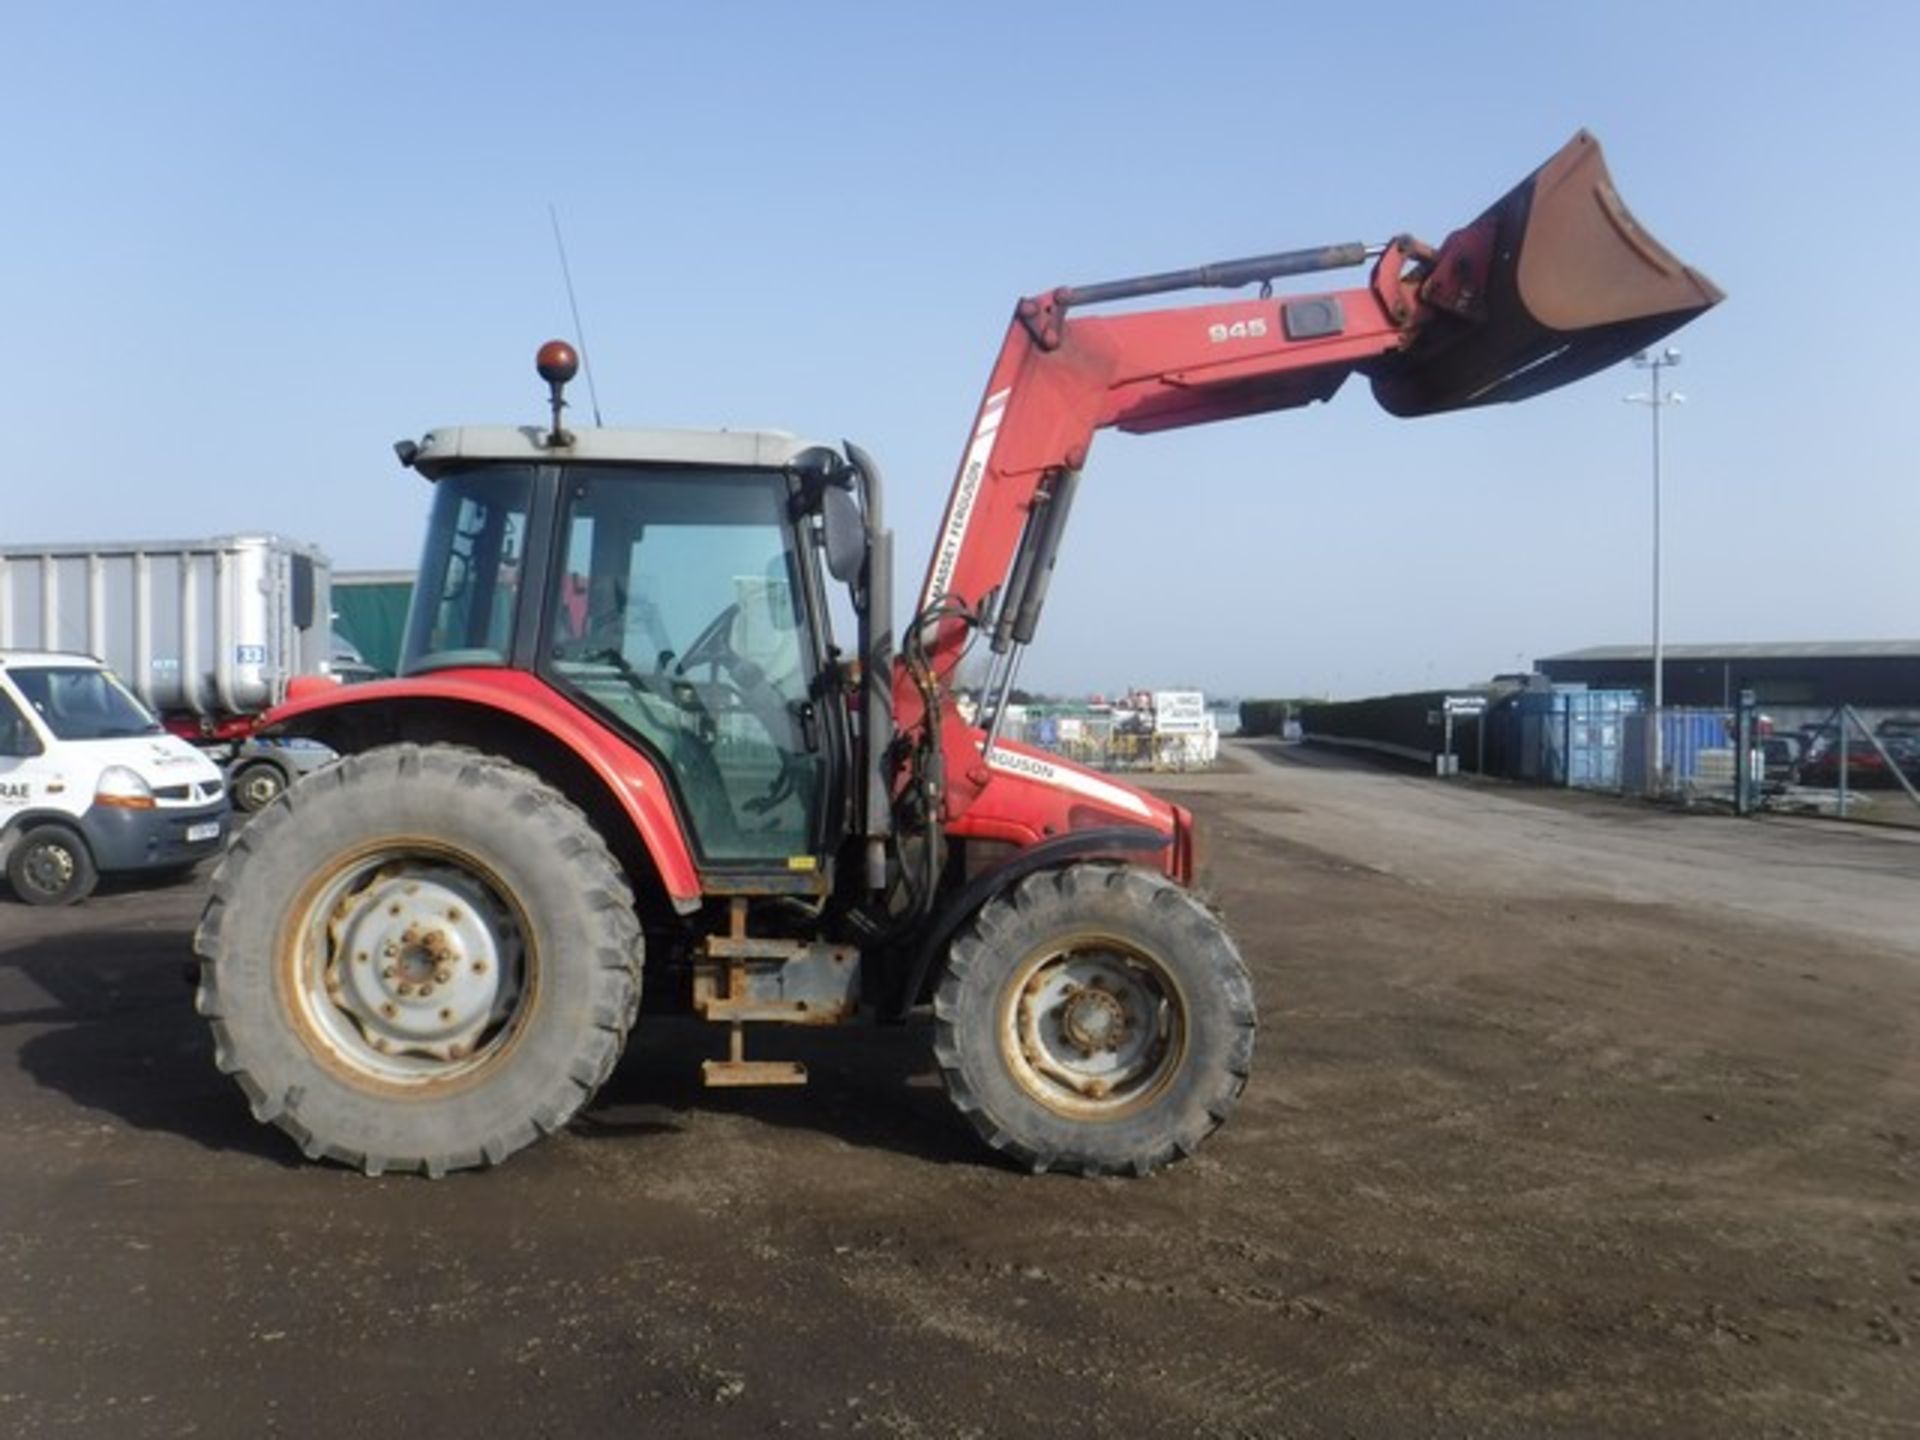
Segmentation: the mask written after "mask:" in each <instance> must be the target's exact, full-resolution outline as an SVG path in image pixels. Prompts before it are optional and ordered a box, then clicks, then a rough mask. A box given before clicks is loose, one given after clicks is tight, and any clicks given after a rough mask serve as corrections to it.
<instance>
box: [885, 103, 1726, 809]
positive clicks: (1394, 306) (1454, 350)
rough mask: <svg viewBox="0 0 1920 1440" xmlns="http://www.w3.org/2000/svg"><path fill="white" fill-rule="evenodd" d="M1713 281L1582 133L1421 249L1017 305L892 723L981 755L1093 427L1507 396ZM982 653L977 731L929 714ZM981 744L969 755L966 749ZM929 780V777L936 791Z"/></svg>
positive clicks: (1656, 319) (1703, 295)
mask: <svg viewBox="0 0 1920 1440" xmlns="http://www.w3.org/2000/svg"><path fill="white" fill-rule="evenodd" d="M1369 257H1373V258H1374V265H1373V270H1372V274H1371V276H1370V278H1369V282H1368V283H1367V284H1366V285H1363V286H1357V287H1354V288H1350V289H1344V290H1335V291H1329V292H1323V293H1318V294H1305V295H1298V296H1293V297H1289V298H1274V297H1272V296H1271V282H1272V281H1273V280H1274V279H1275V278H1277V277H1280V276H1283V275H1300V274H1307V273H1312V272H1316V271H1325V270H1333V269H1341V268H1347V267H1351V266H1356V265H1359V264H1362V263H1364V261H1365V260H1366V259H1368V258H1369ZM1256 283H1257V284H1259V285H1260V287H1261V289H1260V294H1259V296H1258V298H1255V299H1242V300H1232V301H1225V302H1216V303H1211V304H1198V305H1184V306H1178V307H1173V308H1166V309H1151V310H1133V311H1123V312H1118V313H1114V312H1109V313H1104V314H1087V313H1084V311H1085V307H1087V306H1090V305H1098V304H1102V303H1106V302H1111V301H1116V300H1128V299H1135V298H1139V297H1143V296H1147V295H1157V294H1164V293H1168V292H1171V291H1176V290H1191V289H1198V288H1239V287H1244V286H1247V285H1251V284H1256ZM1721 298H1722V297H1721V293H1720V291H1719V290H1718V289H1717V288H1716V287H1715V286H1714V285H1713V283H1712V282H1711V281H1709V280H1708V279H1706V277H1704V276H1702V275H1700V274H1699V273H1698V272H1696V271H1694V270H1692V269H1690V268H1688V267H1687V266H1685V265H1683V264H1682V263H1681V262H1680V261H1679V260H1678V259H1676V258H1675V257H1674V256H1673V255H1672V254H1671V253H1669V252H1668V251H1667V250H1666V249H1665V248H1664V247H1662V246H1661V245H1660V243H1659V242H1658V241H1657V240H1655V239H1654V238H1653V237H1652V236H1651V235H1650V234H1649V233H1647V232H1646V231H1645V230H1644V229H1643V228H1641V227H1640V225H1639V224H1638V222H1636V221H1635V220H1634V218H1633V216H1632V214H1631V213H1630V212H1629V211H1628V210H1627V209H1626V206H1625V205H1624V204H1623V203H1622V202H1621V200H1620V197H1619V195H1618V193H1617V192H1616V191H1615V190H1614V187H1613V182H1612V179H1611V177H1610V176H1609V175H1608V173H1607V170H1606V165H1605V162H1604V160H1603V158H1602V156H1601V153H1600V146H1599V144H1598V142H1597V141H1595V140H1594V139H1593V138H1592V137H1591V136H1590V135H1588V134H1586V133H1585V132H1584V131H1582V132H1581V133H1579V134H1577V135H1576V136H1574V138H1573V139H1572V140H1571V141H1569V142H1568V143H1567V144H1566V145H1565V146H1563V147H1562V148H1561V149H1560V151H1559V152H1557V153H1556V154H1555V155H1554V156H1553V158H1552V159H1550V160H1548V161H1547V163H1546V164H1545V165H1542V166H1541V167H1540V168H1539V169H1538V170H1536V171H1534V172H1533V174H1531V175H1529V176H1528V177H1527V178H1526V179H1525V180H1523V181H1522V182H1521V183H1520V184H1519V185H1517V186H1515V187H1514V188H1513V189H1512V190H1510V191H1509V192H1508V193H1507V194H1506V195H1504V196H1503V197H1501V199H1499V200H1498V201H1496V202H1495V203H1494V204H1493V205H1492V206H1490V207H1489V208H1488V209H1487V210H1486V211H1484V212H1483V213H1482V214H1481V215H1480V216H1479V217H1478V218H1476V219H1475V220H1474V221H1473V222H1472V223H1471V224H1469V225H1467V226H1465V227H1463V228H1462V229H1460V230H1457V231H1455V232H1454V233H1453V234H1452V235H1450V236H1449V237H1448V238H1447V240H1446V242H1445V243H1444V244H1442V245H1441V246H1440V247H1439V249H1438V250H1437V251H1436V250H1433V249H1429V248H1428V247H1426V246H1424V245H1421V244H1420V243H1419V242H1417V241H1414V240H1412V239H1409V238H1406V237H1402V238H1399V239H1396V240H1394V241H1392V242H1391V243H1389V244H1387V245H1384V246H1380V247H1377V248H1376V249H1371V250H1370V249H1368V248H1367V247H1364V246H1360V245H1342V246H1334V247H1330V248H1327V249H1323V250H1308V251H1295V252H1290V253H1287V254H1281V255H1269V256H1260V257H1256V258H1254V259H1250V260H1244V261H1232V262H1228V263H1226V264H1223V265H1213V266H1205V267H1201V268H1199V269H1196V270H1189V271H1181V272H1175V273H1171V274H1165V275H1152V276H1143V277H1140V278H1138V279H1134V280H1123V281H1116V282H1111V283H1108V284H1102V285H1094V286H1087V287H1081V288H1077V289H1076V288H1064V289H1060V290H1055V291H1053V292H1051V293H1050V294H1046V295H1041V296H1035V297H1031V298H1029V299H1026V300H1022V301H1021V302H1020V304H1019V306H1018V307H1017V308H1016V310H1015V312H1014V316H1013V320H1012V322H1011V323H1010V324H1009V326H1008V328H1007V335H1006V339H1005V340H1004V342H1003V343H1002V344H1001V347H1000V354H999V357H998V359H997V360H996V361H995V362H994V367H993V372H992V375H991V378H990V379H989V380H988V382H987V389H986V394H985V397H984V399H983V400H982V402H981V404H980V408H979V410H978V412H977V413H976V416H975V422H974V428H973V432H972V435H971V437H970V439H969V441H968V445H967V450H966V453H965V455H964V457H963V459H962V462H961V466H960V470H959V473H958V475H957V476H956V477H955V479H954V483H953V489H952V492H951V494H950V496H949V498H948V502H947V509H946V514H945V517H944V519H943V520H942V522H941V528H940V532H939V536H938V538H937V540H936V543H935V546H934V551H933V555H932V558H931V560H930V562H929V564H928V567H927V575H926V580H925V582H924V584H923V585H922V587H921V592H920V597H919V604H918V609H917V611H916V613H915V616H914V619H913V621H912V622H911V623H910V625H909V628H908V631H907V634H906V637H905V642H906V643H905V644H904V645H903V646H902V654H901V658H900V661H899V663H898V664H897V665H896V667H895V671H894V685H893V693H894V716H895V719H896V721H897V723H898V726H899V729H900V731H901V732H902V733H910V732H912V731H914V730H915V729H916V727H917V728H918V730H919V733H920V738H921V753H922V754H923V755H927V754H929V753H932V752H934V751H938V752H940V753H941V754H942V755H943V756H944V765H945V768H946V769H947V770H949V771H951V772H956V773H955V788H954V789H953V790H951V791H946V792H944V793H943V795H942V800H941V806H942V810H943V813H944V817H945V819H946V820H947V821H948V822H949V823H951V822H953V821H955V820H956V819H958V818H959V817H960V816H961V815H962V814H964V813H965V812H966V810H967V808H968V804H969V797H968V794H967V791H968V788H969V787H968V786H967V785H966V784H965V783H963V781H962V780H961V776H962V775H965V774H967V773H971V774H972V775H974V776H975V777H976V779H978V777H979V776H980V774H981V763H982V761H985V762H987V763H989V764H990V763H991V762H992V759H993V738H994V735H995V734H997V730H998V720H999V715H1000V713H1001V712H1002V711H1003V710H1004V705H1005V698H1006V696H1007V694H1008V693H1009V692H1010V691H1011V688H1012V684H1013V679H1014V674H1015V671H1016V668H1017V665H1018V661H1019V656H1020V653H1021V651H1022V649H1023V648H1024V646H1025V645H1026V644H1027V643H1028V642H1029V641H1031V639H1032V638H1033V634H1034V630H1035V627H1036V626H1037V624H1038V621H1039V615H1040V610H1041V607H1042V604H1043V603H1044V600H1045V598H1046V590H1047V584H1048V580H1049V577H1050V575H1051V572H1052V568H1053V562H1054V559H1055V557H1056V555H1057V554H1058V550H1059V545H1060V540H1061V536H1062V534H1063V533H1064V530H1065V525H1066V519H1067V514H1068V511H1069V509H1070V507H1071V504H1072V501H1073V497H1074V493H1075V490H1076V488H1077V485H1078V480H1079V473H1080V470H1081V468H1082V467H1083V466H1084V465H1085V464H1086V460H1087V454H1088V451H1089V449H1090V448H1091V446H1092V443H1093V437H1094V435H1095V433H1096V432H1097V431H1099V430H1101V429H1104V428H1106V427H1109V426H1111V427H1114V428H1117V429H1121V430H1127V431H1133V432H1147V431H1155V430H1171V429H1178V428H1180V427H1182V426H1187V425H1201V424H1206V423H1209V422H1211V421H1215V420H1225V419H1232V418H1236V417H1239V416H1245V415H1254V414H1259V413H1261V412H1264V411H1268V410H1285V409H1291V408H1293V407H1296V406H1300V405H1305V404H1307V403H1308V402H1310V401H1314V400H1325V399H1327V398H1329V397H1330V396H1332V395H1333V393H1334V392H1335V391H1336V390H1338V389H1339V388H1340V386H1341V384H1342V383H1343V382H1344V381H1345V380H1346V378H1347V376H1348V375H1350V374H1352V373H1353V372H1355V371H1360V372H1361V373H1363V374H1365V375H1367V376H1368V378H1369V379H1370V380H1371V381H1372V384H1373V391H1374V395H1375V398H1376V399H1378V400H1379V402H1380V403H1381V405H1382V406H1384V407H1385V408H1386V409H1387V410H1389V411H1390V412H1392V413H1393V414H1396V415H1400V416H1416V415H1427V414H1433V413H1437V412H1440V411H1444V410H1450V409H1458V408H1462V407H1466V406H1474V405H1486V404H1492V403H1496V402H1500V401H1507V400H1517V399H1523V398H1526V397H1528V396H1531V395H1536V394H1539V393H1541V392H1542V391H1545V390H1549V389H1552V388H1554V387H1556V386H1559V385H1564V384H1567V383H1569V382H1570V381H1572V380H1575V379H1578V378H1580V377H1581V376H1583V375H1588V374H1591V373H1593V372H1594V371H1596V370H1599V369H1601V368H1603V367H1605V366H1607V365H1611V364H1613V363H1614V362H1615V361H1617V360H1620V359H1622V358H1624V357H1625V356H1626V355H1628V354H1631V353H1633V352H1634V351H1635V350H1638V349H1641V348H1643V347H1645V346H1647V345H1650V344H1652V343H1653V342H1654V341H1656V340H1657V339H1659V338H1660V337H1661V336H1663V335H1665V334H1667V333H1669V332H1670V331H1672V330H1674V329H1677V328H1678V327H1679V326H1681V325H1683V324H1685V323H1686V322H1687V321H1688V320H1690V319H1692V318H1693V317H1695V316H1696V315H1698V314H1700V313H1701V312H1702V311H1704V310H1706V309H1708V308H1709V307H1711V306H1712V305H1714V304H1716V303H1718V301H1719V300H1720V299H1721ZM981 635H984V636H986V637H987V639H988V643H989V649H990V651H991V654H992V660H991V662H990V665H989V671H988V675H987V679H986V684H985V686H984V687H983V693H984V694H985V696H986V704H987V706H988V708H989V710H990V712H991V714H992V726H991V728H990V729H989V732H988V735H987V737H986V738H985V740H984V741H982V740H981V739H980V737H979V736H978V733H977V732H974V731H972V730H971V729H970V728H969V727H965V726H962V725H960V724H959V723H958V721H957V719H955V717H953V716H952V715H951V714H950V713H941V714H939V716H938V723H937V725H936V726H935V727H933V728H937V729H938V731H939V732H940V733H939V739H938V741H937V743H936V742H935V741H934V737H933V736H932V735H930V734H928V733H927V732H928V728H929V727H927V726H926V725H925V723H924V722H925V720H926V717H927V712H928V711H929V710H930V709H931V710H933V711H935V712H944V711H945V707H944V706H943V705H942V703H941V696H942V693H943V691H944V689H945V687H946V686H947V685H948V684H949V683H950V682H951V681H952V679H953V673H954V671H955V670H956V669H957V667H958V665H959V662H960V659H961V657H962V655H963V654H964V652H965V649H966V647H967V646H968V645H969V644H971V643H973V641H974V640H975V639H976V638H977V637H979V636H981ZM983 749H984V750H985V751H986V752H987V753H986V754H985V755H984V756H983V755H982V754H981V752H982V750H983ZM931 788H932V789H940V788H941V787H940V785H939V784H938V783H937V781H936V783H935V784H934V785H933V786H932V787H931Z"/></svg>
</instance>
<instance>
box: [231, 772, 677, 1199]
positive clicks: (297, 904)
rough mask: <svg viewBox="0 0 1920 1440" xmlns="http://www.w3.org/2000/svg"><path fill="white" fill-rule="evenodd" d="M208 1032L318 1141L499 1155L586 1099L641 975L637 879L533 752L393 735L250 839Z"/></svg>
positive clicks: (384, 1166)
mask: <svg viewBox="0 0 1920 1440" xmlns="http://www.w3.org/2000/svg"><path fill="white" fill-rule="evenodd" d="M194 947H195V949H196V950H198V951H199V953H200V956H201V960H202V964H201V971H200V990H199V996H198V1007H199V1010H200V1013H201V1014H202V1015H204V1016H205V1017H206V1018H207V1019H208V1020H209V1021H210V1022H211V1024H212V1028H213V1038H214V1048H215V1056H216V1059H217V1060H218V1062H219V1064H220V1067H221V1069H223V1070H225V1071H227V1072H229V1073H230V1074H232V1075H233V1077H234V1078H235V1080H237V1081H238V1082H239V1084H240V1086H241V1088H242V1089H243V1090H244V1091H245V1092H246V1094H247V1097H248V1099H249V1100H250V1101H251V1103H252V1107H253V1113H254V1115H255V1117H256V1118H257V1119H260V1120H263V1121H272V1122H273V1123H274V1124H276V1125H278V1126H279V1127H280V1128H281V1129H283V1130H285V1131H286V1132H287V1133H288V1134H290V1135H292V1136H293V1137H294V1139H295V1140H297V1141H298V1142H299V1144H300V1146H301V1148H302V1149H303V1150H304V1151H305V1152H306V1153H307V1154H308V1155H309V1156H310V1157H313V1158H315V1159H322V1158H324V1159H329V1160H335V1161H339V1162H340V1163H342V1164H347V1165H352V1166H356V1167H359V1168H361V1169H364V1170H365V1171H367V1173H369V1174H378V1173H380V1172H382V1171H385V1170H415V1171H424V1172H426V1173H427V1174H429V1175H440V1174H443V1173H445V1172H446V1171H449V1170H458V1169H462V1168H466V1167H470V1166H477V1165H491V1164H498V1163H499V1162H500V1161H502V1160H504V1159H506V1158H507V1156H509V1155H511V1154H513V1153H514V1152H515V1151H516V1150H519V1149H521V1148H522V1147H524V1146H526V1145H528V1144H531V1143H532V1142H533V1141H534V1140H536V1139H538V1138H539V1137H540V1136H541V1135H542V1134H546V1133H551V1132H552V1131H554V1130H557V1129H559V1128H560V1127H561V1126H562V1125H564V1124H566V1122H567V1120H568V1119H569V1118H570V1117H571V1116H572V1115H573V1114H574V1113H575V1112H576V1111H578V1110H579V1109H580V1107H581V1106H582V1105H584V1104H585V1103H586V1102H587V1100H588V1098H589V1097H590V1096H592V1094H593V1093H594V1091H595V1090H596V1089H598V1088H599V1086H600V1084H601V1082H602V1081H604V1080H605V1079H606V1077H607V1075H608V1073H609V1072H610V1071H611V1070H612V1069H613V1065H614V1062H615V1060H617V1059H618V1058H619V1055H620V1050H621V1046H622V1045H623V1044H624V1043H625V1040H626V1035H627V1030H628V1028H629V1026H630V1025H631V1024H632V1021H633V1016H634V1013H635V1011H636V1009H637V1008H638V1005H639V998H640V964H641V935H640V927H639V922H638V920H637V918H636V917H635V914H634V910H633V898H632V895H631V893H630V891H629V889H628V887H627V883H626V880H625V878H624V876H623V875H622V874H621V871H620V869H619V867H618V865H616V864H615V862H614V859H613V857H612V855H611V854H609V853H608V850H607V847H606V844H605V843H604V842H603V841H602V839H601V838H600V836H599V835H598V834H597V833H596V832H595V831H594V829H593V827H592V825H591V824H590V823H589V822H588V820H587V818H586V817H585V816H584V815H583V814H581V812H580V811H579V810H577V809H576V808H575V807H574V806H573V805H572V804H570V803H569V802H568V801H567V800H566V799H565V798H564V797H563V796H562V795H560V793H559V792H558V791H556V790H554V789H553V788H552V787H550V786H548V785H547V784H546V783H545V782H544V781H542V780H541V779H540V778H539V777H538V776H536V775H534V774H532V773H531V772H529V771H526V770H523V769H520V768H518V767H517V766H514V765H510V764H508V763H506V762H505V761H501V760H497V759H493V758H490V757H488V756H484V755H481V754H478V753H476V752H473V751H468V750H461V749H455V748H452V747H441V746H426V747H422V746H416V745H394V746H388V747H385V748H382V749H378V750H372V751H368V752H367V753H365V754H362V755H356V756H351V757H349V758H347V759H346V760H344V761H342V762H341V763H340V764H338V765H335V766H332V767H329V768H328V769H327V770H325V771H323V772H320V773H319V774H316V775H315V776H313V777H312V778H311V779H310V780H309V781H308V782H307V783H305V784H302V785H300V786H298V787H295V788H292V789H289V790H287V791H286V792H285V793H283V794H282V795H281V796H280V797H279V798H278V799H277V800H275V801H274V802H273V804H272V805H270V806H269V807H268V808H267V809H265V810H263V811H262V812H261V813H260V814H259V816H258V817H256V818H255V820H254V821H253V823H252V824H250V825H249V826H248V827H247V828H246V829H245V830H244V831H242V832H241V833H240V834H239V835H238V836H237V837H236V838H235V839H234V841H233V844H232V847H231V848H230V849H229V850H228V852H227V855H226V857H225V858H224V859H223V860H222V861H221V863H220V867H219V869H218V870H217V871H216V872H215V874H214V877H213V895H212V898H211V899H210V900H209V901H208V902H207V907H206V910H205V912H204V914H203V915H202V917H201V921H200V928H199V930H198V932H197V933H196V934H195V936H194Z"/></svg>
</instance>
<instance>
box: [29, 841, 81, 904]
mask: <svg viewBox="0 0 1920 1440" xmlns="http://www.w3.org/2000/svg"><path fill="white" fill-rule="evenodd" d="M26 871H27V879H28V880H30V881H31V882H32V883H33V885H34V887H35V888H36V889H39V890H44V891H46V893H47V894H49V895H51V894H54V893H55V892H57V891H59V890H61V889H64V888H65V887H66V885H67V883H68V882H69V881H70V880H72V879H73V856H72V855H71V854H69V853H68V852H67V850H66V849H65V848H64V847H62V846H59V845H36V846H34V847H33V850H32V852H31V853H30V854H29V855H28V856H27V864H26Z"/></svg>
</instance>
